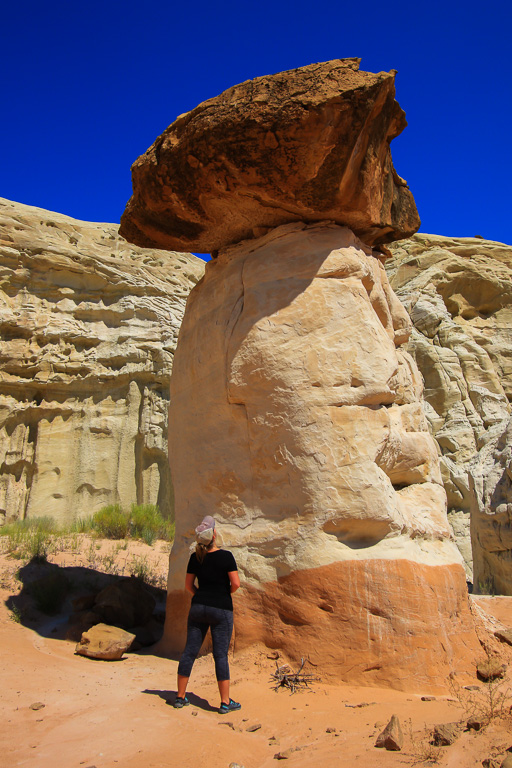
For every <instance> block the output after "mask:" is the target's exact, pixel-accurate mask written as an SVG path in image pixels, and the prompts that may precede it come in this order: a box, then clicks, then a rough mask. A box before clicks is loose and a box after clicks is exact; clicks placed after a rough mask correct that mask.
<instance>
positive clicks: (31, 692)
mask: <svg viewBox="0 0 512 768" xmlns="http://www.w3.org/2000/svg"><path fill="white" fill-rule="evenodd" d="M61 557H64V556H63V555H61ZM166 557H167V555H166V553H165V548H164V551H162V553H161V561H162V563H164V561H165V560H166ZM157 559H158V558H157ZM18 566H19V563H18V564H17V565H16V564H15V563H14V564H13V563H12V561H9V559H8V558H6V557H5V555H4V556H0V573H1V575H2V578H1V588H0V649H1V653H2V664H1V672H0V676H1V677H0V685H1V691H2V697H1V703H0V717H1V722H2V729H1V734H0V765H1V766H2V768H3V767H4V766H5V768H7V766H9V768H10V767H11V766H26V767H27V768H50V767H51V768H55V767H57V768H60V767H61V766H62V768H75V767H77V768H78V766H85V768H89V767H90V766H96V768H114V766H122V767H123V768H163V767H164V766H166V768H167V766H184V767H185V768H189V766H190V768H192V766H194V768H195V767H196V766H199V768H200V767H201V766H203V765H205V766H208V768H228V767H229V766H230V764H231V763H237V764H238V765H240V766H245V768H270V767H271V766H276V765H277V764H278V761H277V759H276V757H275V756H276V755H277V753H280V752H281V753H282V752H284V751H286V750H290V749H295V751H293V752H291V753H289V756H288V758H287V761H286V763H284V765H286V766H289V767H290V768H293V766H301V768H313V767H315V768H316V767H317V766H320V765H332V764H336V765H342V766H354V765H356V766H357V765H360V766H364V768H373V767H375V768H380V767H381V766H382V767H385V766H396V765H399V766H401V765H402V766H405V765H406V766H409V765H420V764H425V765H428V764H429V762H428V758H432V757H434V758H436V759H437V764H438V765H440V766H443V767H444V766H446V767H447V768H448V767H450V768H451V767H452V766H453V768H455V766H456V767H457V768H466V767H468V768H469V766H478V765H481V764H482V760H483V759H484V758H487V757H493V756H496V755H499V756H500V757H501V759H503V757H504V755H505V750H506V749H507V748H508V747H510V746H511V745H512V734H511V726H512V720H510V719H505V720H500V719H496V720H494V721H493V722H491V724H490V725H489V726H488V727H487V728H486V729H485V730H484V731H483V732H482V731H481V732H478V733H476V732H474V731H468V732H464V733H462V735H461V736H460V738H459V739H458V740H457V741H456V742H455V744H453V745H451V746H449V747H441V748H436V749H433V748H431V747H429V745H428V738H427V736H426V732H427V731H429V729H431V728H432V727H433V726H434V725H435V724H438V723H450V722H455V721H457V720H460V719H461V718H464V716H465V714H466V713H465V712H464V707H463V706H462V705H461V702H460V701H459V700H458V699H457V698H454V696H453V693H452V694H451V695H447V696H445V697H441V696H437V697H435V699H433V700H428V701H422V699H421V696H422V693H421V691H418V692H416V693H414V694H411V693H402V692H398V691H390V690H383V689H374V688H366V687H365V688H363V687H361V688H357V687H353V686H344V685H332V684H327V683H325V682H322V681H321V680H320V681H317V682H315V683H313V684H312V686H311V689H310V690H306V691H303V692H297V693H295V694H294V695H290V694H289V693H288V691H286V690H283V689H281V690H279V691H277V692H276V691H274V690H273V689H272V686H271V685H270V683H269V679H270V675H271V674H272V673H273V671H274V670H275V661H273V660H272V659H270V658H268V656H267V654H268V652H267V651H266V649H263V648H261V649H253V650H251V651H250V652H244V653H234V654H233V655H232V657H231V660H230V663H231V672H232V690H231V693H232V696H233V698H235V699H236V700H238V701H240V702H241V703H242V709H241V710H240V711H239V712H235V713H231V714H229V715H224V716H221V715H219V714H218V712H217V707H218V704H219V696H218V691H217V687H216V684H215V680H214V675H213V664H212V659H211V657H210V656H208V655H207V656H205V657H203V658H200V659H198V661H197V662H196V666H195V668H194V671H193V674H192V678H191V684H190V687H189V696H190V699H191V706H189V707H186V708H184V709H181V710H176V709H174V708H173V707H172V706H169V704H167V701H168V700H169V701H171V702H172V701H173V700H174V695H175V691H176V688H175V677H176V668H177V663H176V661H172V660H168V659H162V658H158V657H156V656H154V655H152V654H151V653H150V652H148V651H144V652H141V653H139V654H130V655H127V656H126V657H125V658H124V659H123V660H121V661H118V662H103V661H94V660H91V659H86V658H83V657H81V656H75V655H74V648H75V644H74V643H72V642H69V641H65V640H61V639H57V638H56V636H55V635H53V636H52V629H54V628H55V627H56V625H57V624H58V622H59V621H62V618H60V619H59V617H54V618H46V619H44V620H43V619H42V618H40V619H39V621H37V620H33V622H32V624H31V626H23V625H22V624H20V623H16V622H15V621H13V619H12V615H11V613H10V611H9V610H8V608H7V606H6V600H8V598H9V597H10V596H11V595H13V594H14V593H15V589H16V582H15V580H14V578H13V574H14V571H15V569H16V567H18ZM162 567H163V566H162ZM511 602H512V598H479V599H478V604H479V605H480V610H482V611H485V613H486V615H489V616H490V617H491V618H490V619H489V622H490V623H491V624H493V625H496V626H498V625H499V626H509V627H510V626H512V605H511ZM280 663H281V662H280ZM311 671H313V670H311ZM316 671H317V672H318V674H320V675H321V670H316ZM475 684H478V681H477V680H476V678H475ZM480 685H481V684H480ZM507 685H508V684H507V683H505V686H507ZM450 699H451V700H450ZM38 702H39V703H42V704H44V707H41V708H38V709H32V708H31V705H33V704H35V703H38ZM510 704H512V696H511V697H510V700H509V701H507V709H508V708H509V707H510ZM393 714H396V715H397V716H398V717H399V719H400V723H401V725H402V729H403V731H404V736H405V742H404V747H403V749H402V751H401V752H386V751H385V750H381V749H376V748H375V746H374V744H375V740H376V737H377V736H378V734H379V733H380V731H381V730H382V729H383V728H384V726H385V725H386V724H387V722H388V721H389V719H390V717H391V715H393ZM252 726H258V728H257V729H254V730H249V729H251V727H252ZM498 764H499V763H498Z"/></svg>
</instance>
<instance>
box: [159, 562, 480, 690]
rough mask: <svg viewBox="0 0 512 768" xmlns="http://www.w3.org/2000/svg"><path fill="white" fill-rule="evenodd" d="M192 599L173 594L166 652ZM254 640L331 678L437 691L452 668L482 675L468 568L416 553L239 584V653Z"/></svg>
mask: <svg viewBox="0 0 512 768" xmlns="http://www.w3.org/2000/svg"><path fill="white" fill-rule="evenodd" d="M188 605H189V600H188V598H187V597H186V595H185V593H184V592H177V591H175V592H171V593H170V594H169V595H168V600H167V617H166V624H165V630H164V637H163V638H162V641H161V643H160V644H159V648H158V651H159V652H161V653H164V654H165V655H171V654H173V653H180V652H181V651H182V649H183V647H184V644H185V636H186V615H187V611H188ZM255 643H263V644H264V645H266V646H267V647H269V648H275V649H279V650H280V651H281V652H282V653H283V655H284V656H286V657H287V658H288V659H290V660H291V661H298V660H300V658H301V657H302V656H305V657H306V658H308V659H309V660H310V661H311V662H312V663H313V664H314V665H315V666H314V670H315V672H316V673H317V674H318V675H319V676H321V677H322V678H323V679H328V678H333V679H336V680H341V681H344V682H348V683H354V684H357V685H372V686H385V687H391V688H397V689H400V690H408V691H417V692H425V691H429V692H434V693H435V692H443V691H446V688H447V677H448V675H449V674H450V673H453V674H455V675H456V676H457V680H458V682H460V683H462V684H464V683H466V682H470V681H471V680H473V681H474V679H475V674H476V673H475V661H476V659H478V658H480V657H481V656H482V652H481V646H480V643H479V642H478V639H477V636H476V633H475V628H474V625H473V619H472V616H471V613H470V609H469V601H468V595H467V589H466V580H465V575H464V570H463V568H462V567H461V566H459V565H446V566H428V565H420V564H417V563H413V562H411V561H408V560H359V561H356V560H352V561H348V562H339V563H333V564H332V565H328V566H324V567H321V568H314V569H310V570H307V571H300V572H297V573H293V574H291V575H290V576H287V577H284V578H282V579H280V580H279V581H278V582H271V583H267V584H264V585H262V587H261V589H256V588H245V589H243V590H240V592H239V593H238V594H237V595H236V596H235V636H234V647H235V652H236V651H237V650H241V649H242V648H245V647H247V646H250V645H252V644H255ZM308 671H312V668H311V667H309V670H308Z"/></svg>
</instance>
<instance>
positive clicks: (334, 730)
mask: <svg viewBox="0 0 512 768" xmlns="http://www.w3.org/2000/svg"><path fill="white" fill-rule="evenodd" d="M325 732H326V733H336V728H326V729H325Z"/></svg>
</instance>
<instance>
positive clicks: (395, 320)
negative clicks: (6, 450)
mask: <svg viewBox="0 0 512 768" xmlns="http://www.w3.org/2000/svg"><path fill="white" fill-rule="evenodd" d="M357 64H358V62H357V61H354V60H347V61H344V62H330V63H328V64H325V65H312V66H311V67H305V68H304V69H303V70H297V71H295V70H294V71H293V72H290V73H283V74H282V75H277V76H273V77H271V78H263V79H258V80H256V81H253V82H252V83H245V84H242V85H241V86H235V88H234V89H230V91H227V92H226V93H225V94H222V96H221V97H218V99H213V100H211V101H210V102H206V103H205V104H203V105H200V107H198V108H197V110H194V111H193V112H191V113H189V115H187V116H185V117H183V118H180V119H178V121H177V122H176V123H175V124H174V126H171V127H170V128H169V129H168V130H167V132H166V133H165V134H164V136H163V137H161V138H160V139H158V140H157V141H156V142H155V144H154V145H153V147H152V148H151V149H150V150H148V153H146V155H145V156H144V157H143V158H141V159H140V160H139V161H138V162H137V163H136V165H135V168H134V184H135V192H134V197H133V198H132V201H131V202H130V204H129V206H128V209H127V212H126V213H125V215H124V217H123V230H122V231H123V232H124V233H125V234H126V235H127V236H128V237H132V238H134V239H135V240H137V241H138V242H147V241H146V240H145V238H149V242H159V243H161V244H166V245H170V244H175V243H178V242H179V243H184V242H185V241H186V242H194V243H196V242H197V243H202V244H203V247H211V248H214V249H216V248H219V251H218V254H216V256H217V258H215V259H214V260H213V261H212V262H210V263H209V264H208V265H207V268H206V272H205V277H204V279H203V280H202V281H201V283H200V284H199V285H198V286H196V287H195V288H194V290H193V291H192V292H191V294H190V297H189V300H188V303H187V309H186V313H185V317H184V320H183V324H182V327H181V330H180V337H179V343H178V347H177V350H176V356H175V361H174V367H173V375H172V379H171V405H170V440H169V452H170V462H171V467H172V473H173V480H174V485H175V499H176V539H175V543H174V545H173V549H172V552H171V557H170V570H169V592H168V604H167V618H166V625H165V632H164V638H163V640H162V643H161V645H160V649H161V650H162V651H163V652H170V651H179V650H181V649H182V647H183V643H184V636H185V630H186V626H185V613H186V610H187V606H188V601H187V598H186V596H185V593H184V590H183V584H184V575H185V569H186V563H187V560H188V556H189V552H190V545H191V542H192V541H193V531H194V527H195V526H196V525H197V524H198V522H199V521H200V519H201V517H202V516H203V515H205V514H213V515H214V516H215V518H216V520H217V522H218V526H219V530H220V532H221V534H222V537H223V539H224V542H225V544H226V545H227V546H229V548H230V549H231V550H232V551H233V553H234V554H235V557H236V559H237V562H238V565H239V568H240V571H241V575H242V584H243V588H242V590H240V593H238V594H237V595H235V598H236V624H235V627H236V629H235V631H236V640H235V643H236V647H237V648H240V647H243V646H244V645H248V644H251V643H254V642H263V643H265V644H266V645H267V646H270V647H275V648H280V649H282V650H283V651H284V652H285V653H287V654H289V655H290V656H291V657H292V658H300V656H307V657H309V658H310V660H311V661H312V662H313V663H314V664H317V665H319V666H321V668H322V674H323V675H329V674H330V675H335V676H336V677H338V678H340V679H343V680H347V681H354V682H355V681H357V682H358V683H367V684H370V685H372V684H374V685H375V684H386V685H392V686H395V687H399V688H408V689H415V688H421V689H423V690H425V689H426V688H430V689H434V690H435V689H441V688H443V687H444V685H445V681H446V676H447V674H448V673H449V672H450V671H453V672H460V673H463V672H465V671H469V670H470V669H471V668H472V661H473V659H474V657H475V655H476V654H477V653H478V641H477V638H476V635H475V632H474V628H473V625H472V621H471V616H470V613H469V607H468V601H467V593H466V585H465V575H464V570H463V567H462V558H461V556H460V553H459V552H458V550H457V548H456V546H455V543H454V542H453V540H452V538H451V533H450V528H449V525H448V521H447V517H446V496H445V493H444V490H443V487H442V479H441V474H440V471H439V462H438V457H437V449H436V445H435V443H434V441H433V439H432V437H431V436H430V434H429V432H428V428H427V423H426V420H425V417H424V413H423V409H422V404H421V393H422V380H421V376H420V375H419V372H418V369H417V366H416V364H415V363H414V361H413V359H412V358H411V356H410V355H408V354H407V353H406V352H405V351H403V350H402V349H401V348H400V347H401V345H402V344H404V342H406V341H407V339H408V337H409V333H410V321H409V318H408V316H407V313H406V312H405V311H404V309H403V307H402V305H401V304H400V302H399V301H398V299H397V298H396V296H395V294H394V293H393V291H392V290H391V288H390V285H389V282H388V279H387V276H386V273H385V270H384V268H383V265H382V263H381V260H380V255H379V253H378V252H377V251H375V250H372V246H375V244H379V243H383V242H385V241H387V240H392V239H394V238H397V237H400V236H401V235H400V232H403V231H405V230H406V229H408V228H412V229H416V228H417V226H418V225H419V221H418V219H417V214H416V210H415V207H414V203H413V202H412V197H411V195H410V192H409V191H408V190H407V188H406V186H404V184H405V183H404V182H402V181H401V180H399V177H398V176H397V175H396V173H395V172H394V171H393V168H392V163H391V156H390V153H389V141H390V139H391V138H393V136H395V135H397V133H398V132H399V130H400V129H401V128H402V127H403V126H404V125H405V122H404V119H403V113H402V112H401V110H400V109H399V107H398V105H396V103H395V102H394V98H393V75H392V74H391V75H388V74H385V73H384V74H383V73H381V74H380V75H370V74H368V73H358V72H357ZM300 84H303V85H304V88H303V93H302V94H301V93H300V87H299V86H300ZM278 96H279V98H278ZM255 115H256V116H257V117H255ZM270 125H272V129H270V128H269V126H270ZM269 133H270V135H269ZM207 136H211V137H213V138H212V147H213V149H212V156H213V155H214V156H215V157H218V158H219V162H220V163H221V164H222V168H226V169H227V170H226V172H225V173H224V172H223V171H222V168H220V166H219V167H218V166H216V165H209V163H211V162H212V161H211V158H210V155H208V154H207V149H206V148H205V144H206V141H205V137H207ZM272 137H274V138H272ZM246 139H247V141H246ZM251 142H252V143H251ZM262 147H267V150H273V151H274V166H272V164H271V163H270V161H269V160H268V157H269V155H267V151H266V152H262V151H261V148H262ZM258 148H259V149H258ZM257 149H258V151H257ZM208 151H209V150H208ZM185 156H186V157H188V158H189V167H191V168H192V169H194V172H193V173H192V172H191V173H189V174H188V176H187V175H185V166H184V165H183V158H184V157H185ZM286 157H288V158H289V162H288V164H286V163H285V161H284V158H286ZM209 158H210V159H209ZM274 167H275V174H274V173H273V169H274ZM228 171H229V173H228ZM187 173H188V172H187ZM208 174H210V175H208ZM215 176H216V177H218V178H219V180H220V181H219V184H218V185H217V187H215V186H214V185H213V183H210V182H209V179H211V178H214V177H215ZM277 188H279V194H277V193H276V194H274V190H275V189H277ZM226 190H227V191H228V192H229V195H227V193H226ZM184 201H186V203H187V206H188V207H187V210H186V215H185V213H183V211H184V208H185V206H184ZM228 203H229V204H228ZM260 209H261V210H260ZM262 211H263V213H262ZM276 211H277V212H278V215H277V214H276ZM297 219H303V221H297ZM326 219H331V221H326ZM312 222H314V223H312ZM185 224H186V225H187V226H185ZM276 225H281V226H276ZM187 227H188V229H187ZM268 227H271V229H270V231H266V230H267V228H268ZM195 237H197V240H194V239H193V238H195ZM244 237H249V238H250V239H246V240H243V241H242V238H244ZM187 238H190V239H187ZM236 240H239V241H241V242H234V241H236ZM233 243H234V244H233ZM197 247H200V246H199V245H198V246H197Z"/></svg>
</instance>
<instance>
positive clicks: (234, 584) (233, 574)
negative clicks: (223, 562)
mask: <svg viewBox="0 0 512 768" xmlns="http://www.w3.org/2000/svg"><path fill="white" fill-rule="evenodd" d="M228 576H229V583H230V584H231V590H230V592H231V594H233V592H236V591H237V589H238V588H239V587H240V576H239V575H238V571H229V573H228Z"/></svg>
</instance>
